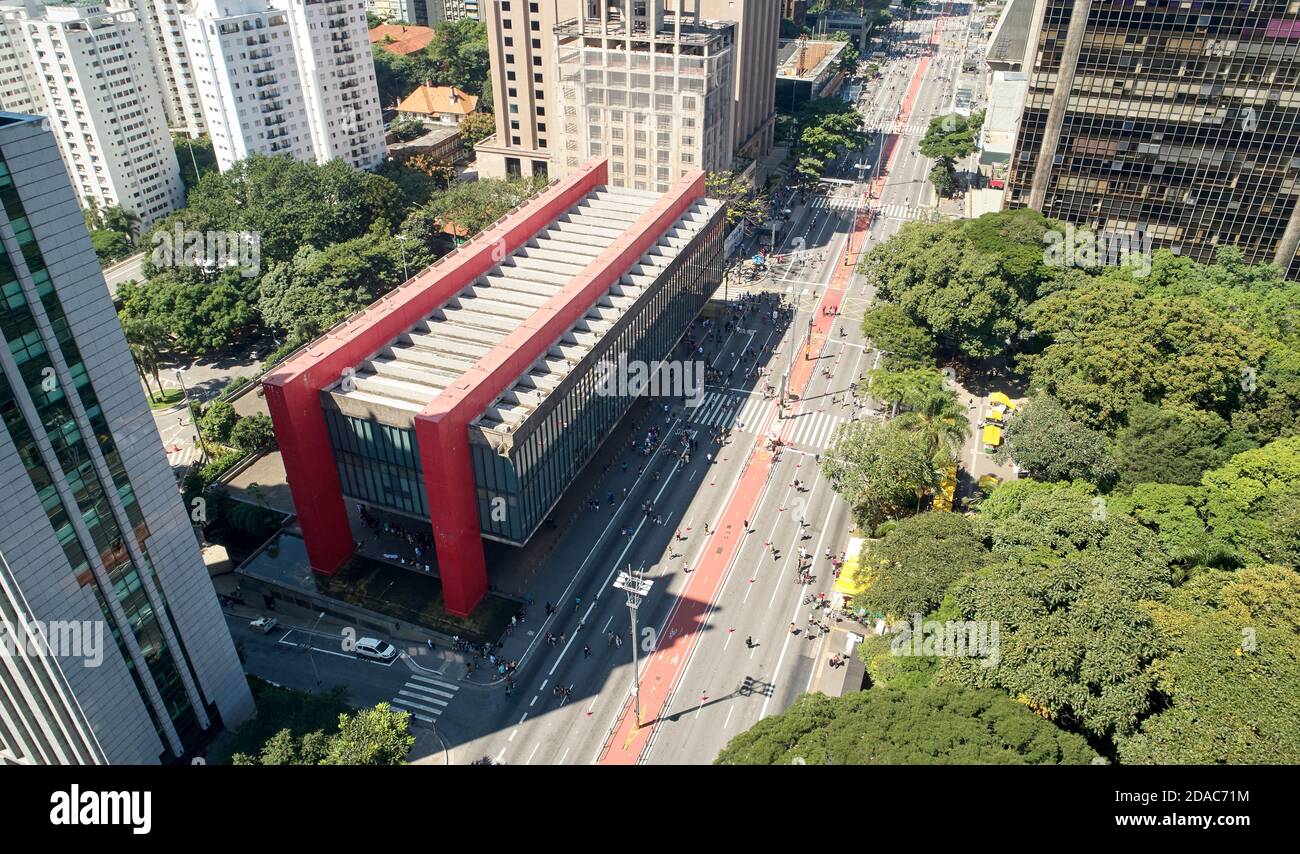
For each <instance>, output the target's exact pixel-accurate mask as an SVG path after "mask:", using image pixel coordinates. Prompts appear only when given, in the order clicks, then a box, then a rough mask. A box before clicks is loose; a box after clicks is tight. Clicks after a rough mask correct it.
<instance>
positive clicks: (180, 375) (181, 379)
mask: <svg viewBox="0 0 1300 854" xmlns="http://www.w3.org/2000/svg"><path fill="white" fill-rule="evenodd" d="M176 381H177V382H178V383H180V384H181V395H182V396H183V399H184V401H185V410H186V411H187V412H189V414H190V420H191V421H193V422H194V438H196V439H198V442H199V450H200V451H202V452H203V459H204V460H206V459H208V457H209V454H208V446H207V445H206V444H205V443H204V441H203V431H202V430H200V429H199V418H198V415H197V414H196V413H195V412H194V404H193V403H192V402H191V401H190V390H189V389H187V388H186V387H185V369H184V368H177V369H176Z"/></svg>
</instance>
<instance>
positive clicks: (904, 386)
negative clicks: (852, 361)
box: [862, 367, 944, 407]
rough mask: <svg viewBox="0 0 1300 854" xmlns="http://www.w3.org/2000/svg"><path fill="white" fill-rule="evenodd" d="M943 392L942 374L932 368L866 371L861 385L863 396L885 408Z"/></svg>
mask: <svg viewBox="0 0 1300 854" xmlns="http://www.w3.org/2000/svg"><path fill="white" fill-rule="evenodd" d="M943 390H944V377H943V374H941V373H939V372H938V371H936V370H935V369H934V368H931V367H925V368H908V369H906V370H899V371H891V370H884V369H882V368H877V369H876V370H874V371H868V372H867V376H866V379H865V380H864V381H863V383H862V392H863V394H867V395H870V396H871V397H872V398H874V399H875V400H878V401H880V402H881V403H883V404H884V405H886V406H895V407H896V406H903V405H905V404H907V403H908V402H910V401H918V400H924V399H925V398H927V397H929V396H930V395H937V394H940V393H942V392H943Z"/></svg>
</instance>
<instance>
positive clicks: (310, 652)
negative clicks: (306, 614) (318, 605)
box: [307, 611, 325, 688]
mask: <svg viewBox="0 0 1300 854" xmlns="http://www.w3.org/2000/svg"><path fill="white" fill-rule="evenodd" d="M323 619H325V612H324V611H321V612H320V614H319V615H317V617H316V622H315V623H312V627H311V630H312V633H315V631H316V627H317V626H319V625H320V621H321V620H323ZM315 652H316V647H314V646H312V642H311V635H310V634H309V635H308V636H307V658H309V659H311V672H312V675H313V676H315V677H316V687H317V688H319V687H320V671H319V670H317V669H316V656H315V655H314V654H313V653H315Z"/></svg>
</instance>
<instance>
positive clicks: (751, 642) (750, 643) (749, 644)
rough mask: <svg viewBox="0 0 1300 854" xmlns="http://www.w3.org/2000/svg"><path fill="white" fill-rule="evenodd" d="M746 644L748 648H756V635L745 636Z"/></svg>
mask: <svg viewBox="0 0 1300 854" xmlns="http://www.w3.org/2000/svg"><path fill="white" fill-rule="evenodd" d="M745 646H746V647H747V648H748V649H753V648H754V636H753V635H750V636H748V637H746V638H745Z"/></svg>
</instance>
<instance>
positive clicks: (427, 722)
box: [389, 703, 433, 724]
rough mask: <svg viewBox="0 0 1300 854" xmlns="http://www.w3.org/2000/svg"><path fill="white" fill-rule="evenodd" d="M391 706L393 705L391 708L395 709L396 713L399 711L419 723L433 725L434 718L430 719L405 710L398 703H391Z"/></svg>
mask: <svg viewBox="0 0 1300 854" xmlns="http://www.w3.org/2000/svg"><path fill="white" fill-rule="evenodd" d="M389 705H391V706H392V707H393V710H394V711H397V712H406V713H407V714H408V715H410V716H411V717H413V718H415V719H416V720H417V721H424V722H425V723H426V724H431V723H433V718H431V717H429V716H428V715H421V714H418V713H417V712H413V711H411V710H410V709H407V708H404V707H402V706H400V705H398V704H397V703H390V704H389Z"/></svg>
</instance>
